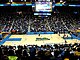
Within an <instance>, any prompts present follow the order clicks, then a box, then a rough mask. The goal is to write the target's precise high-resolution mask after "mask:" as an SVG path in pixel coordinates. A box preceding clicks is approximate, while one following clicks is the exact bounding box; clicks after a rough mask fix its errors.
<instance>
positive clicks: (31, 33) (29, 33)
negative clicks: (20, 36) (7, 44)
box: [26, 32, 54, 35]
mask: <svg viewBox="0 0 80 60" xmlns="http://www.w3.org/2000/svg"><path fill="white" fill-rule="evenodd" d="M26 34H28V35H34V34H54V32H27V33H26Z"/></svg>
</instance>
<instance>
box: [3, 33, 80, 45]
mask: <svg viewBox="0 0 80 60" xmlns="http://www.w3.org/2000/svg"><path fill="white" fill-rule="evenodd" d="M62 35H63V34H62ZM62 35H61V36H62ZM61 36H59V35H58V34H41V35H40V36H39V35H11V36H10V37H9V38H21V41H6V42H5V43H4V44H3V45H11V46H17V45H39V46H40V45H44V44H54V43H55V44H56V43H57V44H64V43H65V40H64V39H63V38H62V37H61ZM36 38H41V39H42V38H48V39H50V40H47V39H44V40H37V41H36ZM76 42H78V43H80V41H79V40H76V39H72V40H71V39H68V40H67V43H72V44H73V43H76Z"/></svg>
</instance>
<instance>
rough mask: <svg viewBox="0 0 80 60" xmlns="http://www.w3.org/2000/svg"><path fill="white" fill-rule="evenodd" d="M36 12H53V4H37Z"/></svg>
mask: <svg viewBox="0 0 80 60" xmlns="http://www.w3.org/2000/svg"><path fill="white" fill-rule="evenodd" d="M35 11H36V12H52V2H35Z"/></svg>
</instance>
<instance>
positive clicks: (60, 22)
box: [0, 13, 80, 33]
mask: <svg viewBox="0 0 80 60" xmlns="http://www.w3.org/2000/svg"><path fill="white" fill-rule="evenodd" d="M0 26H1V29H0V30H1V31H4V32H10V31H13V30H15V31H16V32H18V33H26V32H30V31H31V32H50V31H51V32H57V33H58V32H61V33H64V32H67V31H68V30H75V29H78V28H79V27H80V17H79V16H75V15H74V14H67V13H66V14H61V13H57V14H53V15H52V16H50V17H47V18H42V17H41V18H39V17H34V16H32V15H28V14H23V13H20V14H10V15H8V14H4V15H0Z"/></svg>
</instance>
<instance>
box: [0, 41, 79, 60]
mask: <svg viewBox="0 0 80 60" xmlns="http://www.w3.org/2000/svg"><path fill="white" fill-rule="evenodd" d="M11 56H14V57H16V58H15V59H14V60H80V44H77V43H75V44H54V45H41V46H37V45H24V46H20V45H19V46H3V45H1V46H0V60H9V59H12V58H10V57H11Z"/></svg>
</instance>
